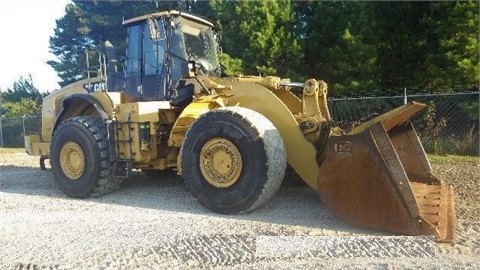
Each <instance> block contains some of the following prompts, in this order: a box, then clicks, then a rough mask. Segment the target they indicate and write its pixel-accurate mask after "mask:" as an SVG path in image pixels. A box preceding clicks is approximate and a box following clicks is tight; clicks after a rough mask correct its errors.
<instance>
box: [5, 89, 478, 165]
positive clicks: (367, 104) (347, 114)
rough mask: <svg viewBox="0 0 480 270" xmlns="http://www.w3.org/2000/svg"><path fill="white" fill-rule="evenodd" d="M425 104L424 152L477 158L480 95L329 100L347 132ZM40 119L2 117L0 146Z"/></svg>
mask: <svg viewBox="0 0 480 270" xmlns="http://www.w3.org/2000/svg"><path fill="white" fill-rule="evenodd" d="M405 100H408V101H417V102H422V103H425V104H428V107H427V109H426V110H423V111H422V112H420V113H418V114H417V115H416V116H415V117H414V119H412V122H413V125H414V127H415V128H416V130H417V133H418V135H419V137H420V139H421V141H422V143H423V145H424V148H425V150H426V151H427V153H434V154H456V155H473V156H479V155H480V153H479V151H480V150H479V148H480V146H479V136H480V135H479V124H480V123H479V122H480V121H479V114H480V93H479V92H475V93H456V94H434V95H410V96H406V97H404V96H393V97H366V98H347V99H336V98H334V99H329V100H328V106H329V109H330V113H331V117H332V120H333V123H332V124H333V126H334V127H336V128H337V129H340V130H341V131H342V132H344V133H347V132H348V131H349V130H351V129H352V128H354V127H356V126H358V125H359V124H361V123H363V122H365V121H367V120H369V119H371V118H373V117H375V116H378V115H381V114H383V113H385V112H387V111H389V110H391V109H394V108H396V107H398V106H401V105H402V104H404V102H405ZM40 125H41V117H40V116H24V117H19V118H6V117H2V118H1V120H0V146H2V147H23V146H24V140H23V135H24V134H26V135H30V134H40Z"/></svg>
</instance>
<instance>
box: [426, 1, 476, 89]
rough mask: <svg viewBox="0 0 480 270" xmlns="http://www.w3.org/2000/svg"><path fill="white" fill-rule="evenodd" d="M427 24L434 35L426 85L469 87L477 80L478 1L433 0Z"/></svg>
mask: <svg viewBox="0 0 480 270" xmlns="http://www.w3.org/2000/svg"><path fill="white" fill-rule="evenodd" d="M432 5H433V6H432V14H431V16H430V17H429V18H428V19H425V23H427V24H429V26H430V27H431V29H432V31H433V33H434V36H433V38H432V40H431V44H430V47H431V51H430V53H429V54H428V55H427V63H426V64H427V71H428V74H427V75H428V76H427V81H426V82H425V84H426V86H427V87H429V88H433V89H438V90H442V91H450V90H452V89H455V88H465V87H471V88H472V89H475V88H476V89H477V90H479V85H478V83H479V81H480V63H479V52H480V41H479V25H480V14H479V10H480V7H479V5H480V3H479V2H478V1H468V2H434V3H432Z"/></svg>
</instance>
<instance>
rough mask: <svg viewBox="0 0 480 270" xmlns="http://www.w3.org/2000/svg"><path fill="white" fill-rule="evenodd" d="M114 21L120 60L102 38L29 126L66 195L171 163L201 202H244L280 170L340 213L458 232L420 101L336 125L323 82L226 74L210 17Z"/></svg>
mask: <svg viewBox="0 0 480 270" xmlns="http://www.w3.org/2000/svg"><path fill="white" fill-rule="evenodd" d="M123 25H124V26H125V27H126V31H127V47H126V58H125V62H124V63H123V64H124V68H123V70H121V71H117V68H118V65H119V63H117V60H116V59H117V58H116V56H115V49H114V47H113V45H112V44H110V42H108V41H107V42H105V55H106V57H105V59H106V60H105V61H101V62H103V64H102V65H101V66H100V69H99V72H98V74H97V75H96V76H91V77H90V76H89V77H88V78H87V79H83V80H81V81H78V82H76V83H73V84H71V85H68V86H66V87H64V88H62V89H58V90H55V91H53V92H52V93H51V94H50V95H48V96H47V97H45V98H44V100H43V108H42V125H41V126H42V128H41V134H35V135H29V136H25V147H26V151H27V153H28V154H31V155H37V156H40V166H41V167H42V168H45V164H44V162H45V160H46V159H50V164H51V171H52V173H53V177H54V179H55V181H56V182H57V183H58V186H59V188H60V190H61V191H63V192H64V193H65V194H66V195H68V196H70V197H74V198H87V197H90V196H98V195H103V194H107V193H109V192H112V191H114V190H115V189H116V188H118V187H119V186H120V184H121V182H122V181H123V180H124V179H125V178H128V177H130V176H131V175H132V171H133V170H141V171H142V172H144V173H145V174H147V175H154V176H158V177H161V176H162V175H163V174H169V173H172V172H174V173H176V174H178V175H181V176H182V178H183V179H184V181H185V184H186V186H187V187H188V189H189V190H190V192H191V193H192V194H193V196H195V197H196V199H197V200H198V201H199V202H200V203H201V204H202V205H203V206H205V207H206V208H208V209H210V210H212V211H215V212H218V213H224V214H239V213H245V212H249V211H252V210H254V209H255V208H257V207H260V206H261V205H263V204H265V202H267V201H268V200H269V199H270V198H271V197H272V196H273V195H274V194H275V192H276V191H277V190H278V188H279V187H280V185H281V183H282V181H283V179H284V175H285V171H286V170H287V169H288V170H290V171H291V172H292V171H293V172H294V173H295V174H296V175H298V177H299V178H301V179H302V180H303V181H304V182H305V183H306V184H308V185H309V186H310V187H311V188H313V189H315V190H316V191H318V194H319V195H320V199H321V201H322V203H323V204H324V207H326V208H327V209H328V210H329V211H331V212H332V213H333V214H334V215H336V216H337V217H339V218H340V219H341V220H343V221H345V222H347V223H349V224H353V225H356V226H361V227H371V228H377V229H381V230H387V231H391V232H394V233H398V234H406V235H426V236H432V237H434V238H435V239H436V240H437V241H443V242H452V241H454V239H455V224H456V221H455V213H454V198H453V190H452V187H450V186H446V185H444V184H443V183H442V181H440V180H439V179H438V178H436V177H435V176H434V175H433V174H432V172H431V166H430V163H429V161H428V159H427V157H426V155H425V152H424V150H423V147H422V145H421V143H420V141H419V138H418V136H417V134H416V133H415V130H414V128H413V126H412V123H411V121H410V119H411V117H412V116H413V115H415V113H417V112H418V111H420V110H422V109H423V108H424V107H425V105H423V104H420V103H415V102H411V103H408V104H405V105H404V106H401V107H399V108H397V109H394V110H392V111H390V112H387V113H385V114H383V115H381V116H379V117H376V118H374V119H372V120H370V121H368V122H366V123H364V124H362V125H361V126H359V127H357V128H356V129H354V130H352V131H351V132H349V133H348V134H346V135H342V136H334V135H331V134H330V125H331V124H330V122H331V121H330V115H329V111H328V107H327V85H326V83H325V82H323V81H321V80H316V79H309V80H307V81H305V82H301V83H299V82H291V81H290V80H289V79H281V78H278V77H273V76H267V77H260V76H237V77H221V72H220V71H221V66H220V64H219V61H218V58H217V53H218V52H217V51H218V49H217V48H218V47H217V41H216V36H215V33H214V31H213V24H212V23H211V22H209V21H207V20H205V19H203V18H200V17H198V16H195V15H193V14H189V13H186V12H178V11H164V12H158V13H154V14H149V15H145V16H140V17H136V18H132V19H128V20H125V21H124V22H123ZM289 174H290V175H291V173H289ZM312 207H315V206H312Z"/></svg>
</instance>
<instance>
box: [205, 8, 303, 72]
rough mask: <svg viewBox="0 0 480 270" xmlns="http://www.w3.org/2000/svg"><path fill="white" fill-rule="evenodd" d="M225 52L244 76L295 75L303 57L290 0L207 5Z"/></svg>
mask: <svg viewBox="0 0 480 270" xmlns="http://www.w3.org/2000/svg"><path fill="white" fill-rule="evenodd" d="M210 4H211V7H212V10H213V12H214V13H215V19H216V21H217V24H218V28H219V31H220V32H221V34H222V36H223V46H222V47H223V49H224V52H225V53H227V54H229V55H230V56H231V57H233V58H237V59H241V60H242V68H243V70H244V71H245V73H247V74H259V73H260V74H262V75H279V76H292V77H295V76H297V75H296V74H297V70H298V67H299V66H300V64H301V60H302V58H303V52H302V46H301V41H300V39H299V38H298V37H297V36H295V31H294V24H295V21H294V14H293V6H292V4H291V2H290V1H273V0H268V1H245V0H242V1H222V0H212V1H211V2H210Z"/></svg>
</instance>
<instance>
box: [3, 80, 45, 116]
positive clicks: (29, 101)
mask: <svg viewBox="0 0 480 270" xmlns="http://www.w3.org/2000/svg"><path fill="white" fill-rule="evenodd" d="M47 94H48V93H40V91H39V90H38V88H36V87H35V86H34V85H33V81H32V76H29V77H28V78H23V77H20V78H19V79H18V80H17V81H16V82H14V83H13V87H12V88H7V90H6V91H5V92H0V114H1V115H5V116H6V117H18V116H19V117H21V116H23V115H37V114H39V113H40V112H41V106H42V99H43V97H45V96H46V95H47Z"/></svg>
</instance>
